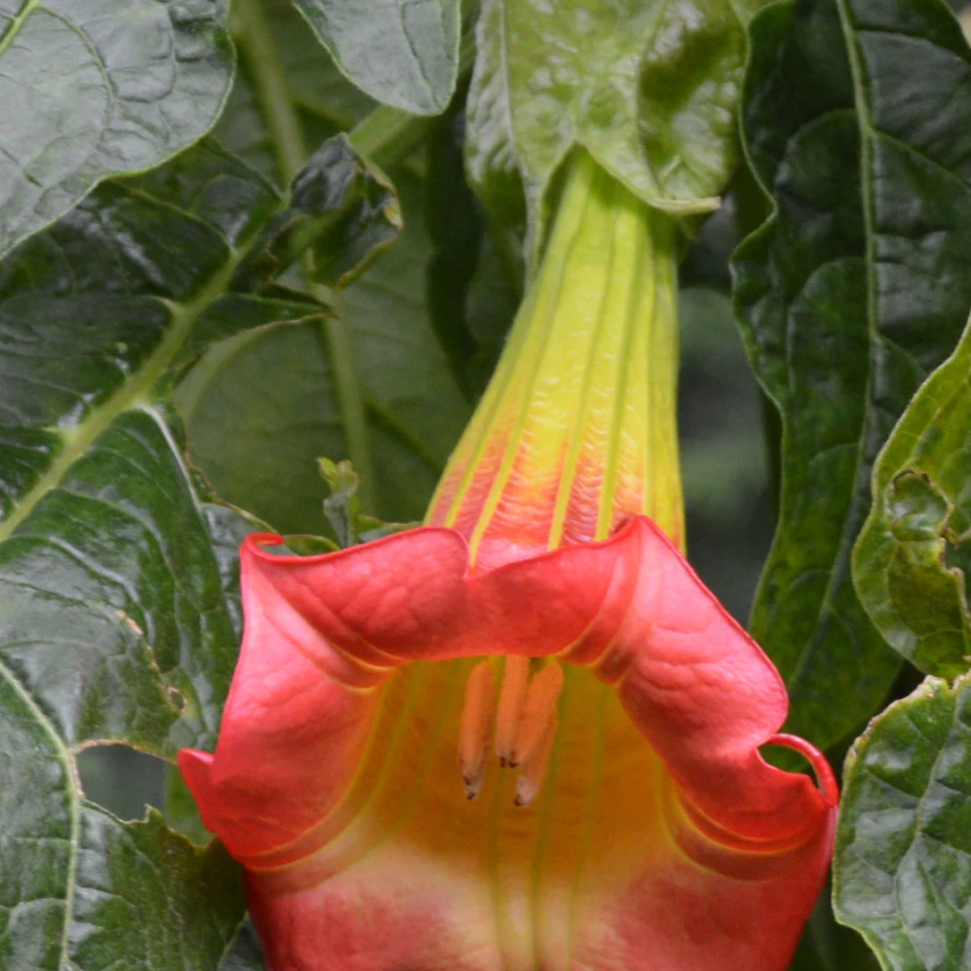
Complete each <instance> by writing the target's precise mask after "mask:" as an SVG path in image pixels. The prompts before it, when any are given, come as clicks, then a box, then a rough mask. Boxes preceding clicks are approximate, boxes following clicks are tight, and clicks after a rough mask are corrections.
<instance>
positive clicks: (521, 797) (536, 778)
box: [516, 675, 559, 806]
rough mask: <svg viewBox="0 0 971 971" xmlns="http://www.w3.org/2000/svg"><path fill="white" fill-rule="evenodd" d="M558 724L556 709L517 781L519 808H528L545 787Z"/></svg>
mask: <svg viewBox="0 0 971 971" xmlns="http://www.w3.org/2000/svg"><path fill="white" fill-rule="evenodd" d="M537 677H538V675H537ZM558 722H559V718H558V717H557V714H556V711H555V709H554V711H553V717H552V718H550V720H549V721H548V722H547V723H546V726H545V728H544V730H543V734H542V736H541V738H540V741H539V744H538V745H537V746H536V748H535V749H533V751H532V753H531V754H530V756H529V758H527V759H526V760H525V761H524V762H523V767H522V770H521V771H520V773H519V778H518V779H517V780H516V805H517V806H528V805H529V804H530V803H531V802H532V801H533V800H534V799H535V798H536V796H537V795H538V793H539V790H540V789H541V788H542V786H543V780H544V779H545V778H546V770H547V768H548V767H549V764H550V754H551V753H552V751H553V739H555V738H556V726H557V723H558Z"/></svg>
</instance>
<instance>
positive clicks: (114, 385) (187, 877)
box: [0, 0, 971, 971]
mask: <svg viewBox="0 0 971 971" xmlns="http://www.w3.org/2000/svg"><path fill="white" fill-rule="evenodd" d="M551 65H553V67H555V84H553V85H552V86H551V85H550V84H549V83H548V82H549V76H550V66H551ZM0 104H2V105H3V106H4V108H3V118H2V123H0V255H3V256H4V259H3V260H2V262H0V966H2V967H3V968H5V969H7V968H9V969H10V971H38V969H41V971H43V969H51V971H54V969H60V968H64V967H72V968H80V969H85V971H87V969H107V968H109V967H124V968H132V969H136V968H145V969H153V971H164V969H166V968H169V967H172V968H173V969H174V968H179V969H183V971H184V969H194V971H195V969H198V971H215V969H217V968H218V969H223V971H254V969H258V968H260V967H261V966H262V962H261V958H260V954H259V945H258V943H257V941H256V939H255V937H254V935H253V934H252V932H251V930H250V929H249V928H248V925H246V924H245V923H244V922H243V919H244V913H243V907H244V905H243V901H242V896H241V891H240V885H239V879H238V873H237V872H236V868H235V864H233V863H232V861H231V860H230V859H229V858H228V857H227V856H226V854H225V853H224V852H223V851H222V850H221V848H220V847H219V846H218V845H217V844H210V845H209V846H208V847H207V848H205V849H203V848H201V847H202V846H203V845H204V844H205V842H206V834H205V833H204V831H202V830H201V826H200V824H199V821H198V819H197V818H196V817H195V815H194V810H193V808H192V804H191V800H189V799H187V797H186V794H185V792H184V790H182V789H181V787H180V783H179V780H178V777H177V776H175V775H174V774H172V773H170V772H168V771H167V770H164V769H163V765H164V762H163V760H168V759H171V757H172V755H173V753H174V752H175V750H176V749H177V748H179V747H181V746H184V745H198V746H200V747H202V748H207V747H211V745H212V743H213V741H214V735H215V731H216V729H217V726H218V720H219V713H220V710H221V704H222V701H223V699H224V698H225V694H226V691H227V689H228V684H229V679H230V677H231V673H232V668H233V664H234V660H235V652H236V646H237V644H238V638H239V627H240V614H239V604H238V590H237V577H236V548H237V546H238V543H239V540H240V538H241V537H242V536H243V535H245V533H246V532H247V531H249V530H250V529H252V528H256V527H262V526H263V525H264V524H268V525H269V526H271V527H272V528H274V529H277V530H280V531H285V532H287V533H295V534H308V535H310V536H314V535H324V536H327V537H330V539H331V540H336V539H338V538H340V537H339V536H338V535H336V534H335V531H334V527H333V523H331V522H329V521H328V519H327V518H326V517H325V515H324V509H323V502H324V500H325V499H327V498H328V495H329V492H330V488H331V486H330V485H328V482H327V481H326V480H325V478H324V477H322V476H321V475H320V474H319V472H318V469H317V465H316V459H317V458H318V457H319V456H321V455H326V456H328V457H330V458H332V459H334V460H338V459H343V458H350V459H351V460H352V462H353V464H354V468H355V469H356V471H357V472H358V474H359V477H360V486H359V491H358V494H357V498H358V500H359V502H360V506H361V510H362V512H363V513H365V514H369V515H373V516H377V517H379V518H380V519H382V520H391V521H401V522H407V521H412V520H415V519H419V518H420V517H421V516H422V514H423V511H424V507H425V504H426V502H427V500H428V497H429V495H430V492H431V490H432V488H433V486H434V484H435V482H436V480H437V478H438V476H439V474H440V472H441V470H442V468H443V465H444V462H445V461H446V459H447V457H448V454H449V452H450V450H451V448H452V446H453V444H454V442H455V441H456V439H457V437H458V435H459V433H460V431H461V429H462V427H463V426H464V423H465V421H466V420H467V418H468V416H469V414H470V413H471V410H472V408H473V407H474V404H475V401H476V400H477V397H478V395H479V394H480V393H481V391H482V389H483V387H484V385H485V383H486V381H487V379H488V376H489V374H490V372H491V369H492V367H493V365H494V363H495V360H496V357H497V355H498V352H499V349H500V348H501V346H502V342H503V338H504V335H505V332H506V330H507V328H508V326H509V324H510V322H511V319H512V316H513V313H514V312H515V308H516V306H517V304H518V301H519V299H520V297H521V294H522V289H523V286H524V280H525V279H527V278H528V275H529V272H530V268H531V266H532V265H533V264H534V261H535V255H536V253H537V251H538V248H539V247H540V246H541V244H542V239H543V232H544V226H545V219H546V214H547V211H548V208H549V204H550V200H551V199H552V198H553V197H555V193H556V190H557V184H556V171H557V168H558V165H559V163H560V162H561V161H562V159H563V158H564V156H565V154H566V153H567V152H568V151H569V150H570V149H571V148H572V147H573V146H574V145H577V144H581V145H583V146H585V147H586V148H587V149H588V150H589V151H590V152H591V153H592V154H593V155H594V156H595V157H596V158H597V159H598V161H599V162H600V163H601V164H602V165H603V166H604V167H606V168H607V169H609V170H610V171H611V172H612V173H613V174H614V175H615V176H616V177H617V178H619V179H621V180H623V181H624V182H625V183H626V184H627V185H628V186H629V187H630V188H631V189H632V191H634V192H636V193H638V194H639V195H641V196H642V197H643V198H645V199H646V200H647V201H649V202H650V203H651V204H653V205H656V206H659V207H661V208H664V209H666V210H668V211H670V212H673V213H677V214H680V215H682V216H684V217H685V222H684V226H685V231H686V240H689V239H690V245H686V247H685V249H686V254H685V260H684V262H683V265H682V274H681V286H682V290H681V316H682V355H683V367H682V384H681V400H680V423H681V429H682V435H683V443H682V446H683V464H684V476H685V486H686V495H687V504H688V527H689V530H688V542H689V553H690V556H691V559H692V561H693V563H694V564H695V565H696V567H697V568H698V569H699V572H700V573H701V575H702V577H703V578H704V579H705V580H706V581H707V582H708V583H709V585H710V586H712V588H713V589H714V590H715V591H716V593H717V594H718V595H719V596H720V597H721V598H722V599H723V600H724V601H725V603H726V604H727V605H728V607H729V609H731V610H732V611H733V612H734V613H735V615H736V616H738V617H739V618H740V619H742V620H743V621H744V620H745V619H746V617H747V614H748V611H749V607H750V604H751V603H752V601H753V593H754V606H752V612H751V623H750V627H751V630H752V632H753V634H754V635H755V636H756V638H757V639H758V640H759V641H760V643H762V644H763V645H764V646H765V648H766V650H767V651H768V652H769V653H770V654H771V655H772V657H773V659H774V661H775V662H776V664H777V665H778V666H779V668H780V670H781V671H782V673H783V675H784V676H785V678H786V679H787V682H788V685H789V690H790V694H791V698H792V715H791V721H790V727H791V728H792V730H794V731H796V732H798V733H800V734H803V735H806V736H807V737H809V738H811V739H812V740H814V741H815V742H816V743H817V744H818V745H820V746H821V747H823V748H826V749H827V750H828V752H829V754H830V757H831V759H832V760H833V762H834V765H836V766H837V768H841V767H842V768H843V784H844V792H845V795H844V803H843V810H842V816H841V822H840V827H839V834H838V845H837V858H836V865H835V872H834V884H833V891H834V892H833V898H832V901H833V902H832V903H831V902H830V898H829V895H826V896H824V898H823V899H822V900H821V901H820V904H819V906H818V907H817V910H816V912H815V914H814V915H813V918H812V919H811V921H810V924H809V926H808V928H807V931H806V934H805V936H804V940H803V942H802V944H801V945H800V949H799V952H798V953H797V955H796V958H795V962H794V965H793V968H794V969H796V971H841V969H853V971H857V969H866V968H870V967H877V966H878V965H879V966H882V967H884V968H888V969H890V968H892V969H900V971H923V969H948V971H949V969H960V968H965V967H971V957H969V954H968V952H967V950H966V940H967V937H968V926H969V922H971V870H969V868H968V860H969V859H971V846H969V845H968V833H969V832H971V769H969V766H971V754H969V753H971V747H969V738H971V734H969V726H971V721H969V718H968V715H967V690H968V686H967V677H966V675H967V671H968V668H969V664H971V647H969V635H971V616H969V610H968V602H967V589H966V580H965V577H966V571H967V567H968V565H969V564H968V556H969V554H968V537H969V536H971V505H969V504H971V499H969V497H971V331H967V330H966V329H965V328H966V321H967V318H968V310H969V307H971V274H969V272H968V266H969V265H971V161H969V160H971V52H969V50H968V47H967V44H966V42H965V40H964V37H963V35H962V33H961V30H960V27H959V25H958V22H957V21H956V20H955V19H954V17H953V15H952V13H951V12H950V11H949V10H948V8H947V7H945V6H944V5H943V4H942V3H940V2H938V0H778V2H775V3H771V4H769V5H762V4H760V3H756V2H752V3H744V4H739V3H728V2H723V0H701V2H695V3H688V2H687V0H675V2H672V3H667V4H661V3H654V2H649V0H623V2H621V3H607V2H606V0H585V2H582V3H581V2H579V0H578V2H575V3H563V4H557V5H549V6H547V7H540V6H539V5H536V4H532V3H528V2H526V0H484V2H483V3H482V4H481V7H480V6H479V5H477V4H474V3H464V4H462V3H459V2H457V0H432V2H428V3H422V4H408V5H401V4H398V3H394V2H391V0H367V2H360V3H353V4H349V3H346V2H341V0H295V2H294V3H293V4H291V3H289V2H287V0H233V4H232V8H231V9H229V10H227V8H226V6H225V4H223V3H220V2H215V0H189V2H186V3H177V4H176V3H173V4H157V3H149V2H148V0H99V5H98V11H97V16H95V15H94V14H92V12H91V5H90V4H81V3H77V2H74V0H57V2H55V3H49V4H45V5H44V6H41V5H39V4H37V3H35V2H33V0H23V2H17V0H14V2H12V3H7V4H6V5H4V4H2V3H0ZM733 173H734V175H733ZM730 178H731V179H732V181H731V182H730V184H729V188H728V190H727V192H725V193H724V199H723V201H722V204H721V207H720V208H718V211H717V212H716V213H715V214H714V215H713V216H711V218H707V219H706V214H708V213H710V212H712V211H714V210H715V209H716V208H717V207H718V205H719V203H718V199H717V198H716V196H717V195H718V194H719V193H720V192H722V190H723V188H724V186H725V185H726V183H727V182H728V180H729V179H730ZM732 254H733V255H732ZM730 256H731V259H730ZM739 335H740V336H741V339H739ZM227 416H231V417H227ZM344 481H345V480H341V482H344ZM328 508H329V509H330V510H331V511H332V512H333V510H334V509H335V508H337V507H335V505H334V503H333V502H332V503H331V504H330V506H329V507H328ZM335 522H337V524H338V526H339V527H340V528H341V529H343V528H345V527H346V525H347V523H346V521H345V520H341V519H340V518H339V517H338V518H337V519H336V520H335ZM342 524H343V525H342ZM355 528H358V524H356V523H355ZM360 528H364V527H360ZM773 532H774V537H773ZM305 542H307V543H309V542H311V541H310V540H306V541H305ZM763 561H765V562H764V570H763ZM760 573H761V579H759V576H760ZM757 581H758V584H757V590H756V582H757ZM924 674H927V675H929V676H931V677H928V678H927V680H926V681H924V682H923V683H921V678H922V677H923V675H924ZM888 702H892V703H891V704H890V705H889V707H885V706H886V705H887V703H888ZM874 716H875V717H874ZM870 719H872V721H870ZM868 721H869V722H870V723H869V726H868V727H867V723H868ZM847 751H848V755H847ZM844 756H846V761H845V767H843V759H844ZM145 802H149V803H151V804H152V805H154V806H156V807H158V810H151V811H149V812H148V813H147V814H146V813H145V811H144V808H143V804H144V803H145ZM190 837H191V839H190ZM193 841H194V842H193ZM133 911H134V913H133ZM834 912H835V916H834ZM839 922H841V923H839ZM857 931H859V932H860V933H857Z"/></svg>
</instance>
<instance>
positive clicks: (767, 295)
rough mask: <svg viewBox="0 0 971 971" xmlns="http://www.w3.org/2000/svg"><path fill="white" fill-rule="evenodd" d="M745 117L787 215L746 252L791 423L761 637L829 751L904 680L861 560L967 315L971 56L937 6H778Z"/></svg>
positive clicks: (756, 56) (797, 721)
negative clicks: (877, 470) (927, 393)
mask: <svg viewBox="0 0 971 971" xmlns="http://www.w3.org/2000/svg"><path fill="white" fill-rule="evenodd" d="M847 39H849V44H850V46H849V47H847ZM914 65H919V70H914ZM743 120H744V133H745V137H746V139H747V147H748V151H749V154H750V157H751V161H752V165H753V167H754V169H755V172H756V174H757V176H758V178H759V179H760V181H761V183H762V185H763V186H764V187H765V189H766V190H767V192H769V194H770V195H771V196H772V198H773V200H774V206H775V211H774V213H773V215H772V216H771V217H770V218H769V220H768V221H767V222H766V223H765V225H764V226H763V227H762V228H761V229H759V230H758V231H757V232H756V233H754V234H753V235H752V236H751V237H749V239H747V240H746V241H745V243H744V244H743V245H742V246H741V247H740V248H739V250H738V252H737V254H736V257H735V274H736V309H737V312H738V316H739V319H740V322H741V325H742V331H743V337H744V339H745V341H746V344H747V348H748V352H749V356H750V358H751V361H752V364H753V367H754V368H755V370H756V373H757V374H758V377H759V379H760V380H761V382H762V384H763V386H764V387H765V390H766V391H767V393H768V394H769V396H770V397H771V398H772V399H773V400H774V401H775V403H776V404H777V406H778V407H779V410H780V412H781V414H782V420H783V424H784V435H783V449H782V469H783V482H782V494H781V504H780V519H779V525H778V529H777V532H776V538H775V543H774V545H773V549H772V553H771V555H770V557H769V561H768V563H767V565H766V568H765V572H764V574H763V577H762V583H761V587H760V590H759V594H758V597H757V600H756V604H755V609H754V611H753V615H752V633H753V635H754V636H755V637H756V638H757V639H758V640H759V641H760V643H762V644H763V646H764V647H765V648H766V649H767V650H768V651H769V653H770V654H771V656H772V658H773V660H774V661H775V662H776V664H777V665H778V666H779V668H780V670H781V671H782V673H783V676H784V677H785V678H786V679H787V681H788V683H789V691H790V696H791V698H792V717H791V720H790V724H791V727H792V730H793V731H796V732H798V733H799V734H802V735H805V736H808V737H809V738H811V739H813V740H814V741H815V742H816V743H817V744H820V745H822V746H823V747H827V746H829V745H830V744H831V743H833V742H835V741H836V740H838V739H839V738H840V737H841V736H844V735H846V734H848V733H849V732H850V731H851V730H852V729H854V728H855V727H856V726H857V725H859V724H860V723H862V722H863V721H864V720H865V718H866V717H867V715H868V714H869V713H871V712H872V711H873V710H874V709H875V708H876V707H877V706H878V704H879V703H880V701H881V700H882V698H883V697H884V696H885V694H886V692H887V690H888V688H889V686H890V684H891V682H892V680H893V677H894V675H895V673H896V671H897V670H898V667H899V658H898V657H897V656H896V655H895V654H894V653H893V652H892V651H890V650H889V649H888V648H887V646H886V644H885V642H884V640H883V637H882V636H881V635H880V633H879V632H878V631H877V630H876V628H875V627H874V626H873V624H872V623H871V621H870V619H869V618H868V617H867V615H866V612H865V611H864V610H863V607H862V606H861V604H860V602H859V600H858V599H857V595H856V592H855V590H854V588H853V583H852V579H851V575H850V552H851V550H852V547H853V543H854V541H855V539H856V537H857V534H858V532H859V530H860V528H861V526H862V524H863V521H864V519H865V518H866V515H867V512H868V509H869V504H870V489H869V483H870V472H871V467H872V464H873V461H874V459H875V457H876V454H877V452H878V451H879V449H880V446H881V445H882V443H883V442H884V441H885V439H886V438H887V435H888V434H889V432H890V430H891V428H892V427H893V423H894V421H895V420H896V418H897V417H898V416H899V415H900V414H901V413H902V412H903V410H904V408H905V407H906V405H907V402H908V401H909V400H910V398H911V396H912V395H913V394H914V392H915V391H916V390H917V388H918V387H919V386H920V383H921V381H922V380H923V379H924V378H925V377H926V375H927V374H928V373H929V372H930V371H931V370H932V369H933V368H935V367H936V366H937V365H938V364H940V363H941V361H943V360H944V358H946V357H947V355H948V354H950V353H951V351H952V350H953V348H954V345H955V344H956V342H957V340H958V337H959V335H960V333H961V330H962V328H963V325H964V322H965V320H966V318H967V308H968V305H969V304H971V275H969V274H968V272H967V267H968V265H969V262H971V189H969V184H968V183H969V180H971V169H969V167H968V164H967V159H968V158H969V157H971V57H969V54H968V50H967V47H966V45H965V42H964V39H963V37H962V36H961V32H960V29H959V27H958V25H957V23H956V22H955V20H954V19H953V17H952V15H951V14H950V12H949V11H948V10H947V9H946V8H945V7H944V6H943V5H942V4H940V3H938V2H936V0H908V2H906V3H900V2H898V0H876V2H867V3H857V4H852V3H850V0H812V2H799V3H791V2H790V3H782V4H776V5H774V6H772V7H770V8H768V9H766V10H765V11H763V12H762V13H760V14H759V15H758V16H757V17H756V18H755V20H754V21H753V23H752V55H751V61H750V68H749V74H748V78H747V88H746V93H745V106H744V115H743Z"/></svg>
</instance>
